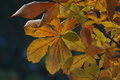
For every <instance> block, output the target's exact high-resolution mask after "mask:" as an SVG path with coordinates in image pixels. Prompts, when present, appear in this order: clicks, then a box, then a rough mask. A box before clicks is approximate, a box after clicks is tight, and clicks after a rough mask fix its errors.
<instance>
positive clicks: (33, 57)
mask: <svg viewBox="0 0 120 80" xmlns="http://www.w3.org/2000/svg"><path fill="white" fill-rule="evenodd" d="M55 40H56V38H55V37H53V38H46V39H45V38H43V39H36V40H34V41H32V42H31V43H30V45H29V46H28V49H27V59H28V61H32V63H36V62H39V61H40V60H41V59H42V58H43V57H44V55H45V54H46V52H47V50H48V46H51V45H52V44H53V43H54V42H55Z"/></svg>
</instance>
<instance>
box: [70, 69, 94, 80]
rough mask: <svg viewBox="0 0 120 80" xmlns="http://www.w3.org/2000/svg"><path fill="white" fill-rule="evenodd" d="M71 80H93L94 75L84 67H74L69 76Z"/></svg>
mask: <svg viewBox="0 0 120 80" xmlns="http://www.w3.org/2000/svg"><path fill="white" fill-rule="evenodd" d="M68 77H69V78H70V80H93V79H94V77H93V76H92V75H91V74H90V73H88V72H87V71H85V70H84V69H82V68H76V69H74V70H73V71H72V72H71V74H70V75H69V76H68Z"/></svg>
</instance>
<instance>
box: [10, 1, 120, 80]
mask: <svg viewBox="0 0 120 80" xmlns="http://www.w3.org/2000/svg"><path fill="white" fill-rule="evenodd" d="M119 5H120V0H52V1H49V2H37V1H33V2H30V3H28V4H25V5H23V6H22V7H21V8H20V9H19V10H18V11H17V12H16V13H15V14H13V15H12V16H11V17H14V16H20V17H24V18H28V19H34V18H36V17H37V16H38V15H40V14H42V13H43V14H42V18H41V19H34V20H29V21H28V22H27V23H26V24H25V26H24V30H25V34H26V35H30V36H33V37H36V38H38V39H35V40H33V41H32V42H31V43H30V45H29V46H28V49H27V59H28V61H31V62H33V63H36V62H39V61H40V60H41V59H42V58H43V57H44V56H45V57H46V60H45V63H46V68H47V70H48V71H49V72H50V73H51V74H54V73H56V72H57V71H59V69H62V70H63V73H64V74H67V75H69V76H68V77H69V78H70V79H71V80H93V79H95V80H113V79H114V80H119V79H120V57H119V56H120V52H119V50H120V49H119V46H120V43H119V40H120V36H119V35H120V13H119V11H116V7H117V6H119ZM76 27H80V28H81V29H80V36H79V34H77V33H76V32H75V31H72V29H74V28H76ZM71 50H75V51H78V52H84V54H81V53H80V54H79V55H75V56H72V53H71Z"/></svg>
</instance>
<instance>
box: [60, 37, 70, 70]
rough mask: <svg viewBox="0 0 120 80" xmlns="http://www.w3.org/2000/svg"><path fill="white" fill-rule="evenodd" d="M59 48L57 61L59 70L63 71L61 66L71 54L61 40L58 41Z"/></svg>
mask: <svg viewBox="0 0 120 80" xmlns="http://www.w3.org/2000/svg"><path fill="white" fill-rule="evenodd" d="M59 46H60V54H59V59H60V64H61V68H62V69H63V65H64V64H65V62H66V60H67V59H69V58H70V57H72V53H71V51H70V50H69V48H68V47H67V46H66V44H65V42H64V41H63V40H62V39H60V42H59Z"/></svg>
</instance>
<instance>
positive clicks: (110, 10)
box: [106, 0, 119, 20]
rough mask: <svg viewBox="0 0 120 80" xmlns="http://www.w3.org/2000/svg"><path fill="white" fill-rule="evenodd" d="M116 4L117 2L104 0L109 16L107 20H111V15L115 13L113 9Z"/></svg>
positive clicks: (117, 0)
mask: <svg viewBox="0 0 120 80" xmlns="http://www.w3.org/2000/svg"><path fill="white" fill-rule="evenodd" d="M118 2H119V0H106V4H107V11H108V14H109V20H112V19H113V15H114V13H115V9H116V6H117V4H118Z"/></svg>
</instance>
